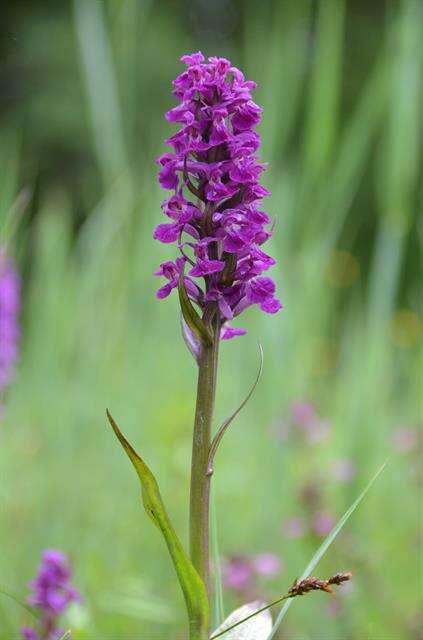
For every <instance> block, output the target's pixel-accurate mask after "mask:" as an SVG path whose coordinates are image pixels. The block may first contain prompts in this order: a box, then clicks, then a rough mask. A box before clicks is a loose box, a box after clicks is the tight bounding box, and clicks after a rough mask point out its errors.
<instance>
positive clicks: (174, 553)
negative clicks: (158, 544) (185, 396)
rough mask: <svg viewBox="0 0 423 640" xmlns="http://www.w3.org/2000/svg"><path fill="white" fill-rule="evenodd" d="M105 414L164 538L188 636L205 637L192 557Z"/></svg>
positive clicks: (146, 473) (203, 595) (205, 614)
mask: <svg viewBox="0 0 423 640" xmlns="http://www.w3.org/2000/svg"><path fill="white" fill-rule="evenodd" d="M107 417H108V419H109V422H110V424H111V426H112V428H113V431H114V432H115V434H116V436H117V438H118V440H119V442H120V443H121V445H122V447H123V448H124V450H125V451H126V453H127V455H128V457H129V459H130V461H131V462H132V464H133V466H134V468H135V471H136V472H137V475H138V477H139V479H140V482H141V489H142V499H143V503H144V508H145V510H146V512H147V514H148V515H149V517H150V518H151V520H152V521H153V522H154V524H155V525H156V527H158V529H160V531H161V533H162V535H163V537H164V539H165V542H166V545H167V548H168V550H169V554H170V556H171V558H172V561H173V564H174V567H175V570H176V574H177V576H178V580H179V583H180V585H181V589H182V591H183V594H184V598H185V603H186V607H187V610H188V618H189V624H190V631H191V634H192V635H191V636H190V637H191V638H193V639H194V638H201V637H204V635H205V634H206V631H207V629H208V619H209V603H208V599H207V592H206V588H205V586H204V583H203V581H202V580H201V578H200V576H199V575H198V573H197V571H196V570H195V568H194V566H193V564H192V562H191V560H190V559H189V558H188V556H187V555H186V553H185V550H184V548H183V547H182V544H181V542H180V540H179V538H178V536H177V535H176V532H175V530H174V528H173V526H172V524H171V522H170V519H169V516H168V514H167V512H166V509H165V506H164V504H163V501H162V497H161V495H160V490H159V487H158V484H157V481H156V479H155V477H154V475H153V473H152V472H151V471H150V469H149V467H148V466H147V465H146V464H145V462H144V460H143V459H142V458H140V456H139V455H138V454H137V452H136V451H135V449H134V448H133V447H132V446H131V445H130V444H129V442H128V441H127V440H126V438H125V436H124V435H123V433H122V432H121V431H120V429H119V427H118V426H117V424H116V422H115V421H114V419H113V418H112V416H111V415H110V413H109V411H108V410H107ZM201 634H203V635H201Z"/></svg>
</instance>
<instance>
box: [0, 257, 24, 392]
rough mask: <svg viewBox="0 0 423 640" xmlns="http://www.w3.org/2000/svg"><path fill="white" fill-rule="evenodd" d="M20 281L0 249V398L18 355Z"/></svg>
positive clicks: (9, 380) (13, 369) (13, 370)
mask: <svg viewBox="0 0 423 640" xmlns="http://www.w3.org/2000/svg"><path fill="white" fill-rule="evenodd" d="M19 306H20V281H19V276H18V275H17V273H16V271H15V269H14V266H13V263H12V261H11V259H10V258H8V257H7V256H6V252H5V251H4V249H2V248H1V247H0V396H1V393H2V391H4V389H5V388H6V387H7V386H8V385H9V383H10V382H11V380H12V378H13V375H14V373H15V365H16V362H17V360H18V355H19V348H18V347H19V323H18V314H19Z"/></svg>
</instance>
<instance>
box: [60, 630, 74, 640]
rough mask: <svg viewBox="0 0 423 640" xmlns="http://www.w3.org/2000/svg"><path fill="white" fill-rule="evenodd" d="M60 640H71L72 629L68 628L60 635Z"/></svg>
mask: <svg viewBox="0 0 423 640" xmlns="http://www.w3.org/2000/svg"><path fill="white" fill-rule="evenodd" d="M59 640H71V632H70V629H68V630H67V631H65V633H64V634H63V635H62V636H60V638H59Z"/></svg>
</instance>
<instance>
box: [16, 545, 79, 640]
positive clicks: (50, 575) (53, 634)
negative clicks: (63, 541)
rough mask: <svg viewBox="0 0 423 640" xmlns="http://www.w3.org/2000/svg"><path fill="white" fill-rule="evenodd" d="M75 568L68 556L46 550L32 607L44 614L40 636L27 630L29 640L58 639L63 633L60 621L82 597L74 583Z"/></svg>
mask: <svg viewBox="0 0 423 640" xmlns="http://www.w3.org/2000/svg"><path fill="white" fill-rule="evenodd" d="M70 580H71V569H70V566H69V561H68V559H67V557H66V555H65V554H64V553H62V552H61V551H55V550H53V549H50V550H47V551H44V553H43V555H42V558H41V564H40V566H39V568H38V573H37V576H36V577H35V579H34V580H33V581H32V582H30V584H29V587H30V589H31V591H32V593H31V595H30V596H29V597H28V604H30V605H31V606H33V607H35V608H36V609H39V610H40V612H41V627H42V629H41V630H40V634H38V632H37V631H36V630H35V629H30V628H27V627H25V628H23V629H21V634H22V636H23V638H25V640H38V638H39V637H40V638H42V639H43V640H56V639H57V638H59V637H60V636H61V635H62V634H63V631H62V630H61V629H59V628H58V627H57V618H58V617H59V616H60V615H61V614H62V613H64V612H65V611H66V609H67V607H68V606H69V605H70V604H71V603H72V602H75V601H77V600H80V596H79V594H78V593H77V591H75V589H74V588H73V587H72V586H71V584H70Z"/></svg>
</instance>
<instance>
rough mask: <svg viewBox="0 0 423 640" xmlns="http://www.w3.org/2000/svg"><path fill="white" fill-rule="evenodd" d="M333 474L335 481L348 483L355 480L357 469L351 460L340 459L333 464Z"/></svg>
mask: <svg viewBox="0 0 423 640" xmlns="http://www.w3.org/2000/svg"><path fill="white" fill-rule="evenodd" d="M332 473H333V477H334V478H335V480H337V481H338V482H345V483H347V482H351V480H353V479H354V478H355V476H356V474H357V469H356V466H355V464H354V462H353V461H352V460H350V459H349V458H340V459H339V460H335V462H334V463H333V465H332Z"/></svg>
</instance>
